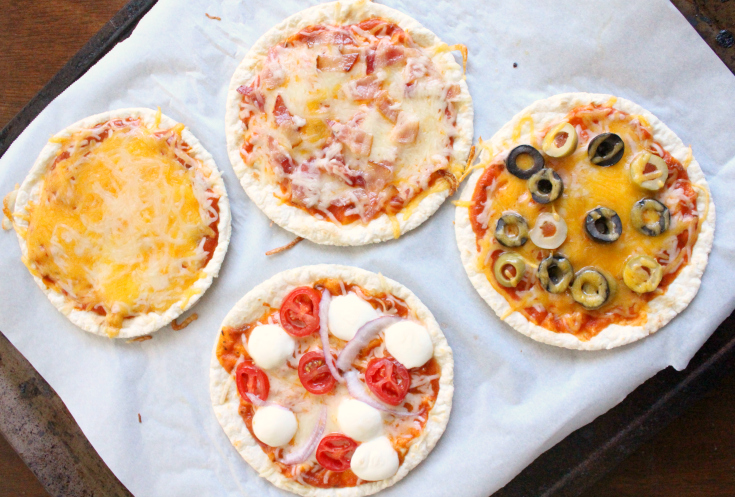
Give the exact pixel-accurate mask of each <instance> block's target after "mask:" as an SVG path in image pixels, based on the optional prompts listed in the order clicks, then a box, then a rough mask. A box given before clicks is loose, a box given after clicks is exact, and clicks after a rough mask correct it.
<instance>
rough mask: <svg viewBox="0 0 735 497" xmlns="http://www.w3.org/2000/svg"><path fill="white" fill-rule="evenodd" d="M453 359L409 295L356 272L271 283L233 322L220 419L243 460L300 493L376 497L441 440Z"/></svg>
mask: <svg viewBox="0 0 735 497" xmlns="http://www.w3.org/2000/svg"><path fill="white" fill-rule="evenodd" d="M452 370H453V361H452V353H451V349H450V348H449V346H448V344H447V342H446V339H445V338H444V335H443V334H442V333H441V330H440V329H439V326H438V325H437V323H436V321H435V320H434V318H433V317H432V315H431V313H430V312H429V311H428V309H426V307H425V306H423V304H421V302H420V301H419V300H418V299H417V298H416V297H415V296H414V295H413V294H412V293H411V292H410V291H409V290H407V289H406V288H405V287H403V286H402V285H399V284H398V283H396V282H394V281H391V280H388V279H386V278H383V277H382V276H380V275H376V274H374V273H369V272H367V271H363V270H360V269H357V268H351V267H345V266H332V265H321V266H308V267H302V268H298V269H294V270H290V271H286V272H284V273H280V274H279V275H276V276H274V277H273V278H271V279H270V280H268V281H266V282H264V283H262V284H261V285H259V286H258V287H256V288H255V289H253V290H252V291H251V292H249V293H248V294H247V295H246V296H245V297H244V298H243V299H242V300H241V301H240V302H239V303H238V304H237V306H236V307H235V308H234V309H233V310H232V311H231V312H230V314H229V315H228V316H227V317H226V318H225V321H224V323H223V325H222V328H221V330H220V333H219V337H218V339H217V344H216V346H215V350H214V354H213V357H212V363H211V371H210V392H211V397H212V403H213V405H214V410H215V414H216V416H217V418H218V420H219V422H220V424H221V425H222V427H223V428H224V430H225V432H226V434H227V435H228V437H229V438H230V440H231V441H232V443H233V445H234V446H235V447H236V448H237V450H238V451H239V452H240V454H241V455H242V456H243V457H244V458H245V460H246V461H247V462H248V463H250V465H251V466H252V467H253V468H255V470H256V471H258V472H259V473H260V475H261V476H264V477H265V478H267V479H268V480H270V481H271V482H272V483H273V484H275V485H276V486H278V487H281V488H284V489H286V490H290V491H292V492H295V493H298V494H302V495H314V493H313V492H314V490H315V489H341V493H340V495H355V496H357V495H368V494H372V493H374V492H377V491H378V490H380V489H382V488H385V487H387V486H390V485H392V484H394V483H395V482H397V481H398V480H400V479H401V478H403V477H404V476H405V475H406V474H407V473H408V471H410V470H411V469H412V468H413V467H414V466H416V465H417V464H418V463H419V462H421V461H422V460H423V459H424V458H425V457H426V456H427V455H428V453H429V452H430V451H431V449H432V448H433V447H434V445H435V444H436V442H437V440H438V439H439V437H440V436H441V434H442V433H443V431H444V428H445V427H446V423H447V421H448V419H449V412H450V409H451V400H452V391H453V387H452Z"/></svg>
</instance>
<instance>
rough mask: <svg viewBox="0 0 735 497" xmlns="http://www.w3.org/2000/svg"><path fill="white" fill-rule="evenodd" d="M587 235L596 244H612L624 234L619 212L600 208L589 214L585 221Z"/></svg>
mask: <svg viewBox="0 0 735 497" xmlns="http://www.w3.org/2000/svg"><path fill="white" fill-rule="evenodd" d="M584 227H585V229H586V230H587V234H588V235H589V236H590V237H591V238H592V239H593V240H594V241H596V242H602V243H611V242H614V241H615V240H617V239H618V238H620V235H621V234H622V233H623V223H621V222H620V216H618V214H617V212H615V211H614V210H612V209H608V208H607V207H598V208H597V209H592V210H591V211H589V212H588V213H587V217H586V218H585V220H584Z"/></svg>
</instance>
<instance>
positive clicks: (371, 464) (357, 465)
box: [350, 437, 398, 481]
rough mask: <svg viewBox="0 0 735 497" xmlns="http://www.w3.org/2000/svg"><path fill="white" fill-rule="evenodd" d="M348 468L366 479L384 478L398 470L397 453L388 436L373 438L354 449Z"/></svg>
mask: <svg viewBox="0 0 735 497" xmlns="http://www.w3.org/2000/svg"><path fill="white" fill-rule="evenodd" d="M350 469H352V472H353V473H355V475H356V476H357V477H358V478H361V479H363V480H366V481H378V480H385V479H386V478H390V477H391V476H393V475H394V474H396V472H397V471H398V454H397V453H396V451H395V449H393V446H392V445H391V444H390V441H389V440H388V437H378V438H374V439H373V440H370V441H369V442H365V443H363V444H360V446H359V447H358V448H357V449H356V450H355V453H354V454H353V455H352V461H351V462H350Z"/></svg>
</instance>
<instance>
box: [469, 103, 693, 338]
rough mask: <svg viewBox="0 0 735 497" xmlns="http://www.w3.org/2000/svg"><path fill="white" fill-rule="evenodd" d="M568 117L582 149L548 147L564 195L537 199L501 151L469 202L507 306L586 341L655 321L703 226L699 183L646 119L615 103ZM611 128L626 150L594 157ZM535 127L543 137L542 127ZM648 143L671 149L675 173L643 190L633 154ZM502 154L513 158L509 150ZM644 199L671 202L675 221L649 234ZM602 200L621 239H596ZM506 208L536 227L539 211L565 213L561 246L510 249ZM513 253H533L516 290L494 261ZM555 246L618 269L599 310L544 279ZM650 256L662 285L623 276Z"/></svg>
mask: <svg viewBox="0 0 735 497" xmlns="http://www.w3.org/2000/svg"><path fill="white" fill-rule="evenodd" d="M565 121H567V122H570V123H571V124H572V125H573V126H575V127H576V130H577V133H578V134H579V135H580V136H579V144H578V146H577V149H576V150H575V152H574V153H573V154H572V155H570V156H568V157H565V158H552V157H548V156H546V155H544V159H545V166H546V167H548V168H551V169H553V170H554V171H555V172H556V173H557V174H558V175H559V176H560V177H561V178H562V181H563V183H564V192H563V194H562V196H561V197H560V198H559V199H557V200H556V201H554V202H551V203H549V204H539V203H536V202H535V201H534V200H533V199H532V197H531V192H530V191H529V189H528V186H527V181H526V180H522V179H519V178H517V177H515V176H513V175H512V174H510V173H509V172H508V171H506V170H505V166H504V162H503V161H502V159H500V158H499V156H496V158H495V159H493V160H492V161H491V164H490V165H489V166H488V167H487V168H486V169H485V172H484V173H483V175H482V177H481V178H480V180H479V181H478V183H477V186H476V189H475V192H474V195H473V202H472V204H471V206H470V218H471V221H472V226H473V230H474V231H475V233H476V236H477V243H478V250H479V251H480V255H479V258H478V266H479V268H480V269H481V270H482V271H483V272H484V273H485V274H486V276H487V278H488V281H489V282H490V283H491V284H492V285H493V287H494V288H495V289H496V290H497V291H498V292H499V293H500V294H501V295H504V296H505V297H506V300H507V301H508V302H509V304H511V311H510V312H509V313H508V314H510V313H511V312H513V311H520V312H521V313H522V314H523V315H524V316H525V317H526V318H527V319H529V320H530V321H532V322H533V323H535V324H537V325H540V326H543V327H545V328H547V329H549V330H551V331H556V332H568V333H573V334H575V335H576V336H577V337H578V338H580V339H582V340H589V339H590V338H592V337H593V336H595V335H596V334H597V333H599V331H600V330H602V329H603V328H605V327H607V326H608V325H610V324H613V323H617V324H624V325H639V324H642V323H644V322H645V321H646V312H647V302H648V301H649V300H650V299H651V298H653V297H654V296H656V295H660V294H661V293H663V292H665V288H666V285H667V284H668V283H670V282H671V281H672V280H673V279H674V278H675V275H676V274H678V271H679V270H680V269H681V267H683V265H684V264H685V263H686V262H687V260H688V258H689V257H690V255H691V248H692V247H693V246H694V243H695V242H696V238H697V234H698V213H697V212H696V198H697V194H696V192H695V191H694V190H693V188H692V187H691V183H690V182H689V179H688V177H687V174H686V171H685V169H684V167H683V166H682V165H681V164H680V163H679V162H678V161H677V160H676V159H674V158H673V157H672V156H671V155H670V154H668V153H667V152H665V151H663V149H662V148H661V146H660V144H658V143H655V142H654V140H653V138H652V134H651V132H650V131H649V128H648V126H647V123H645V120H643V119H642V118H640V117H638V116H631V115H628V114H626V113H624V112H621V111H618V110H615V109H613V108H612V107H611V106H586V107H580V108H577V109H575V110H574V111H572V112H571V113H570V114H569V115H567V117H566V119H565ZM529 124H530V127H531V130H533V121H532V119H531V118H530V117H526V118H523V119H522V120H521V121H520V123H519V125H518V128H517V129H516V132H515V133H514V139H515V140H516V141H515V143H513V144H509V145H508V147H507V149H506V152H507V151H509V150H510V149H512V148H513V147H514V146H516V145H518V144H520V143H519V142H518V141H517V140H518V139H519V138H520V135H521V132H520V128H521V126H528V125H529ZM554 124H556V123H554ZM550 128H551V126H550V127H549V128H547V129H546V130H542V133H543V134H545V132H546V131H548V130H549V129H550ZM603 132H612V133H616V134H618V135H619V136H620V137H621V138H622V139H623V141H624V143H625V154H624V155H623V158H622V159H621V160H620V161H619V162H618V163H617V164H615V165H613V166H610V167H599V166H596V165H593V164H592V163H591V162H590V161H589V160H588V157H587V145H588V143H589V142H590V140H591V139H592V138H594V137H595V136H597V135H598V134H600V133H603ZM543 134H542V136H543ZM531 135H532V136H534V135H533V132H532V133H531ZM539 142H540V141H539ZM642 150H648V151H650V152H652V153H654V154H657V155H663V158H664V160H665V161H666V162H667V165H668V166H669V179H668V181H667V182H666V185H665V186H664V188H663V189H662V190H659V191H657V192H652V191H649V190H644V189H642V188H640V187H638V186H637V185H635V184H634V183H633V182H632V181H631V180H630V163H631V160H632V158H633V156H634V155H636V154H637V153H638V152H640V151H642ZM501 155H502V156H503V157H504V156H505V155H507V153H506V154H501ZM488 197H489V200H487V198H488ZM642 198H655V199H657V200H659V201H661V202H663V203H664V204H665V205H666V206H667V207H668V208H669V210H670V212H671V226H670V228H669V229H668V230H667V231H666V232H665V233H663V234H662V235H660V236H657V237H650V236H646V235H644V234H642V233H641V232H639V231H638V230H636V229H635V228H634V227H633V225H632V223H631V220H630V212H631V208H632V207H633V204H635V203H636V202H637V201H638V200H640V199H642ZM601 206H602V207H608V208H610V209H613V210H614V211H615V212H616V213H617V214H618V216H620V220H621V222H622V226H623V231H622V235H621V236H620V238H619V239H618V240H617V241H615V242H613V243H609V244H605V243H598V242H595V241H593V240H592V239H591V238H590V237H589V235H588V234H587V232H586V230H585V223H584V221H585V217H586V215H587V213H588V212H589V211H591V210H593V209H595V208H597V207H601ZM507 211H514V212H517V213H519V214H520V215H522V216H523V217H524V218H525V219H526V221H527V222H528V225H529V229H530V228H532V227H533V226H534V223H535V220H536V218H537V217H538V216H539V214H541V213H544V212H548V213H552V214H557V215H558V216H560V217H561V218H563V219H564V220H565V222H566V225H567V228H568V233H567V238H566V240H565V241H564V243H563V244H562V245H561V246H560V247H559V248H557V249H556V250H543V249H540V248H538V247H536V246H535V245H534V244H533V242H532V241H531V240H530V239H529V241H528V242H526V243H525V245H523V246H522V247H516V248H506V247H503V246H502V245H500V244H499V243H498V242H497V240H496V239H495V237H494V230H495V225H496V223H497V220H498V219H499V218H500V216H501V215H502V214H503V213H505V212H507ZM508 251H512V252H516V253H518V254H520V255H521V256H522V257H523V258H524V259H525V260H526V261H527V269H526V274H525V276H524V278H523V280H522V281H521V282H520V283H519V285H518V286H517V287H516V288H506V287H503V286H501V285H500V284H498V282H497V281H496V279H495V276H494V272H493V263H494V261H495V260H496V259H497V257H498V256H499V255H500V254H501V253H503V252H508ZM552 253H558V254H562V255H564V256H565V257H566V258H567V259H569V261H570V262H571V263H572V266H573V268H574V271H575V272H577V271H579V270H580V269H582V268H585V267H594V268H596V269H598V270H601V271H603V272H604V273H607V274H608V275H609V276H611V277H612V281H613V288H612V289H611V296H610V298H609V299H608V301H607V302H606V303H605V305H603V306H602V307H601V308H600V309H596V310H586V309H584V308H583V307H582V306H581V305H580V304H578V303H577V302H575V301H574V299H573V298H572V296H571V292H570V290H567V291H566V292H565V293H562V294H552V293H549V292H547V291H545V290H544V289H543V288H542V287H541V286H540V284H539V283H538V279H537V277H536V266H537V265H538V262H539V261H541V260H542V259H544V258H546V257H548V256H549V255H551V254H552ZM644 254H646V255H651V256H654V257H656V258H657V259H658V261H659V263H661V265H662V266H663V269H664V275H665V276H664V280H663V281H662V283H661V285H659V288H658V289H657V290H656V291H654V292H652V293H649V294H643V295H639V294H637V293H635V292H633V291H632V290H630V289H629V288H628V287H627V286H626V285H625V284H624V283H623V276H622V275H623V268H624V266H625V263H626V261H627V260H628V259H629V258H630V257H631V256H633V255H644ZM505 317H507V316H504V318H505Z"/></svg>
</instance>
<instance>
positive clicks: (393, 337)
mask: <svg viewBox="0 0 735 497" xmlns="http://www.w3.org/2000/svg"><path fill="white" fill-rule="evenodd" d="M385 348H386V350H387V351H388V352H389V353H390V355H392V356H393V357H395V358H396V360H397V361H398V362H400V363H401V364H402V365H403V366H405V367H406V368H408V369H411V368H418V367H421V366H423V365H424V364H426V363H427V362H428V361H429V359H431V358H432V357H433V356H434V345H433V344H432V343H431V337H430V336H429V332H428V331H427V330H426V328H424V327H423V326H421V325H420V324H418V323H416V322H414V321H408V320H402V321H400V322H398V323H395V324H393V325H391V326H390V327H388V329H386V330H385ZM368 386H370V383H369V382H368ZM381 400H383V399H381ZM389 403H390V402H389ZM393 405H397V404H393Z"/></svg>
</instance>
